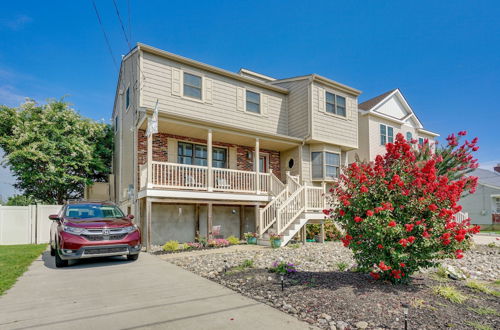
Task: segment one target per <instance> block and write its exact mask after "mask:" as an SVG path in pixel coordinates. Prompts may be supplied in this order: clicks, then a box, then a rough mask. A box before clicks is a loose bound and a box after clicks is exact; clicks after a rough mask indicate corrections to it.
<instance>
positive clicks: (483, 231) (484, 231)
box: [481, 230, 500, 235]
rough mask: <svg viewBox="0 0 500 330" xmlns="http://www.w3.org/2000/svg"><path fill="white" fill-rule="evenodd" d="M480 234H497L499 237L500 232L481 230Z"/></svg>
mask: <svg viewBox="0 0 500 330" xmlns="http://www.w3.org/2000/svg"><path fill="white" fill-rule="evenodd" d="M481 233H489V234H498V235H500V230H481Z"/></svg>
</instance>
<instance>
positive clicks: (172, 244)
mask: <svg viewBox="0 0 500 330" xmlns="http://www.w3.org/2000/svg"><path fill="white" fill-rule="evenodd" d="M162 249H163V251H167V252H173V251H177V250H179V242H177V241H168V242H167V243H165V244H164V245H163V246H162Z"/></svg>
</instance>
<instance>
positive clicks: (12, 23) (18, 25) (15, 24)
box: [0, 15, 33, 31]
mask: <svg viewBox="0 0 500 330" xmlns="http://www.w3.org/2000/svg"><path fill="white" fill-rule="evenodd" d="M32 21H33V19H32V18H31V17H29V16H27V15H17V16H16V17H14V18H10V19H2V20H0V24H1V25H3V26H4V27H6V28H8V29H9V30H12V31H19V30H21V29H22V28H23V27H25V26H26V25H27V24H29V23H31V22H32Z"/></svg>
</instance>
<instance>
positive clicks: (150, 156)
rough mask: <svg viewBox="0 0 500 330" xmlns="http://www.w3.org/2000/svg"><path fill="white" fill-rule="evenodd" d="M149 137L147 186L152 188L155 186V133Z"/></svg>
mask: <svg viewBox="0 0 500 330" xmlns="http://www.w3.org/2000/svg"><path fill="white" fill-rule="evenodd" d="M147 139H148V160H147V162H148V163H147V164H148V169H147V171H148V176H147V181H146V182H147V184H146V188H152V186H153V134H149V135H148V136H147Z"/></svg>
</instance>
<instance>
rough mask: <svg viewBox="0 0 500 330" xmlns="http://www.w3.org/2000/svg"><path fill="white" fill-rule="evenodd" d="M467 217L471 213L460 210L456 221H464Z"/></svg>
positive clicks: (456, 215)
mask: <svg viewBox="0 0 500 330" xmlns="http://www.w3.org/2000/svg"><path fill="white" fill-rule="evenodd" d="M467 219H469V213H467V212H458V213H457V214H455V222H458V223H462V222H464V221H465V220H467Z"/></svg>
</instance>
